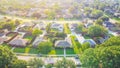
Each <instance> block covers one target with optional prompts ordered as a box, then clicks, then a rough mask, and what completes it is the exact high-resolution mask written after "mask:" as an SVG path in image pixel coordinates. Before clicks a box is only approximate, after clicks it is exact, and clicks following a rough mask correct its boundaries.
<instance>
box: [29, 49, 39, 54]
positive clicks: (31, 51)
mask: <svg viewBox="0 0 120 68" xmlns="http://www.w3.org/2000/svg"><path fill="white" fill-rule="evenodd" d="M29 53H30V54H38V53H39V52H38V50H37V48H31V49H30V51H29Z"/></svg>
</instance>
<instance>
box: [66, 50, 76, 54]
mask: <svg viewBox="0 0 120 68" xmlns="http://www.w3.org/2000/svg"><path fill="white" fill-rule="evenodd" d="M66 54H75V52H74V50H73V49H66Z"/></svg>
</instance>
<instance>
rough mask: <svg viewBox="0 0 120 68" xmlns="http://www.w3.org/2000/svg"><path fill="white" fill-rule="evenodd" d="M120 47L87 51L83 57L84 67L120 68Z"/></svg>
mask: <svg viewBox="0 0 120 68" xmlns="http://www.w3.org/2000/svg"><path fill="white" fill-rule="evenodd" d="M119 57H120V46H109V47H99V48H95V49H92V48H90V49H87V50H86V51H85V52H84V53H83V54H82V55H81V57H80V58H81V62H82V64H83V66H85V67H88V68H99V67H100V66H99V65H100V64H101V66H102V67H103V68H119V64H120V61H119V60H120V58H119Z"/></svg>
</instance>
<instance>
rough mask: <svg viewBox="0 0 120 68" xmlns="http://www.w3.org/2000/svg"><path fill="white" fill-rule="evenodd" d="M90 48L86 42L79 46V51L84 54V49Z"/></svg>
mask: <svg viewBox="0 0 120 68" xmlns="http://www.w3.org/2000/svg"><path fill="white" fill-rule="evenodd" d="M88 48H90V44H89V43H88V42H86V43H84V44H82V45H81V47H80V49H81V50H82V52H84V51H85V50H86V49H88Z"/></svg>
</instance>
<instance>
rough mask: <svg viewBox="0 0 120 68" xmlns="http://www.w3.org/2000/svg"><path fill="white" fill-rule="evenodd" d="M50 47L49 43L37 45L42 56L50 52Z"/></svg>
mask: <svg viewBox="0 0 120 68" xmlns="http://www.w3.org/2000/svg"><path fill="white" fill-rule="evenodd" d="M52 45H53V44H52V43H51V42H41V43H40V44H39V45H38V51H39V52H40V53H42V54H48V53H49V52H50V51H51V50H52Z"/></svg>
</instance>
